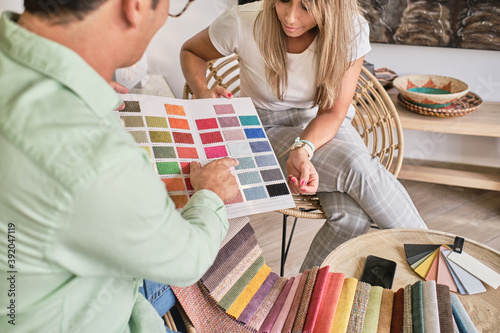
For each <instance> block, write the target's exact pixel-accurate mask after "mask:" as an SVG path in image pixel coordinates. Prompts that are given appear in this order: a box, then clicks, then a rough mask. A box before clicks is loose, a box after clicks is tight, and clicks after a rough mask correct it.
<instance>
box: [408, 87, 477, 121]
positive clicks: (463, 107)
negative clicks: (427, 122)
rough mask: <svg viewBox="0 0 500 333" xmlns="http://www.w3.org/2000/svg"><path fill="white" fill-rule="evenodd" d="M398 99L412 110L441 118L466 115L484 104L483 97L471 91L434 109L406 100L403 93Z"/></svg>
mask: <svg viewBox="0 0 500 333" xmlns="http://www.w3.org/2000/svg"><path fill="white" fill-rule="evenodd" d="M398 101H399V103H401V105H403V106H404V107H405V108H407V109H408V110H410V111H412V112H415V113H418V114H421V115H424V116H431V117H440V118H446V117H458V116H465V115H467V114H469V113H472V112H474V111H476V110H477V109H478V108H479V107H480V106H481V104H483V100H482V99H481V97H479V96H478V95H477V94H475V93H473V92H470V91H469V92H468V93H467V95H465V96H464V97H462V98H460V99H459V100H457V101H455V102H453V103H451V104H450V105H448V106H447V107H445V108H441V109H432V108H426V107H422V106H419V105H415V104H413V103H411V102H410V101H408V100H406V99H405V98H404V97H403V96H402V95H401V94H398Z"/></svg>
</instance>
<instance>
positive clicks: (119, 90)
mask: <svg viewBox="0 0 500 333" xmlns="http://www.w3.org/2000/svg"><path fill="white" fill-rule="evenodd" d="M109 85H110V86H111V88H113V89H114V90H115V91H116V92H117V93H119V94H126V93H128V88H127V87H124V86H122V85H121V84H119V83H118V82H115V81H109ZM124 108H125V103H122V105H120V106H119V107H118V108H117V110H118V111H120V110H123V109H124Z"/></svg>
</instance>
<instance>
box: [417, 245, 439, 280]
mask: <svg viewBox="0 0 500 333" xmlns="http://www.w3.org/2000/svg"><path fill="white" fill-rule="evenodd" d="M438 253H439V249H437V250H436V251H434V252H432V253H431V255H430V256H429V258H427V259H425V260H424V261H423V262H422V263H421V264H420V266H418V267H417V268H415V273H417V274H418V275H420V276H421V277H423V278H424V279H425V277H426V276H427V273H429V270H430V269H431V266H432V263H433V262H434V260H435V259H436V256H437V255H438Z"/></svg>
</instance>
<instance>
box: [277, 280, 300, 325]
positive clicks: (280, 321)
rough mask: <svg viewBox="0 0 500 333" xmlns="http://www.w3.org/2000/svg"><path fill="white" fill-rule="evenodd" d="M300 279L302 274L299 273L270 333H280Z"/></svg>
mask: <svg viewBox="0 0 500 333" xmlns="http://www.w3.org/2000/svg"><path fill="white" fill-rule="evenodd" d="M301 278H302V273H299V274H298V275H297V276H296V277H295V280H294V281H293V284H292V288H290V292H289V293H288V295H287V296H286V299H285V303H283V307H282V308H281V310H280V313H279V314H278V317H277V318H276V320H275V321H274V324H273V327H272V328H271V331H270V332H271V333H275V332H276V333H277V332H281V330H282V329H283V326H284V325H285V321H286V318H287V317H288V313H289V312H290V308H291V307H292V303H293V300H294V299H295V294H296V293H297V288H298V287H299V283H300V280H301Z"/></svg>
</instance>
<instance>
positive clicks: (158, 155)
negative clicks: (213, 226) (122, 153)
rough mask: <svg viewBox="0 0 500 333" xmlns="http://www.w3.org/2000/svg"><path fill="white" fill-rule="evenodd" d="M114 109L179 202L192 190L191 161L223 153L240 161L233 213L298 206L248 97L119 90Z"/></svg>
mask: <svg viewBox="0 0 500 333" xmlns="http://www.w3.org/2000/svg"><path fill="white" fill-rule="evenodd" d="M121 97H122V99H123V100H124V101H125V108H124V109H123V110H121V111H117V112H116V113H117V114H118V115H119V117H120V118H121V120H122V123H123V124H124V126H125V128H126V130H127V131H128V132H129V133H130V134H131V135H132V136H133V137H134V139H135V141H136V142H137V144H138V145H139V146H140V147H142V148H143V149H145V150H146V151H147V152H148V154H149V155H150V157H151V159H152V162H153V166H154V169H155V171H156V172H157V173H158V175H159V176H160V178H161V180H162V181H163V182H164V183H165V186H166V189H167V191H168V193H169V195H170V197H171V198H172V200H173V201H174V203H175V205H176V207H177V208H182V207H184V206H185V205H186V203H187V201H188V200H189V197H190V196H191V195H192V194H193V193H194V189H193V188H192V186H191V182H190V177H189V163H190V162H191V161H199V162H200V163H201V164H202V165H204V164H206V163H208V162H210V161H212V160H215V159H218V158H222V157H232V158H236V159H238V161H239V165H238V166H237V167H235V170H233V174H234V175H235V177H236V180H237V182H238V185H239V188H240V192H239V193H238V195H237V196H236V197H235V198H234V199H233V200H231V201H229V202H226V208H227V213H228V217H229V218H234V217H238V216H244V215H250V214H257V213H262V212H267V211H272V210H276V209H284V208H290V207H294V206H295V205H294V202H293V199H292V196H291V194H290V191H289V189H288V186H287V184H286V181H285V178H284V176H283V173H282V171H281V169H280V167H279V164H278V161H277V159H276V156H275V155H274V152H273V150H272V148H271V145H270V143H269V140H268V139H267V136H266V133H265V131H264V129H263V128H262V125H261V123H260V120H259V118H258V116H257V112H256V111H255V108H254V106H253V103H252V101H251V100H250V99H249V98H234V99H231V100H226V99H200V100H182V99H174V98H167V97H157V96H148V95H133V94H127V95H121Z"/></svg>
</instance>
